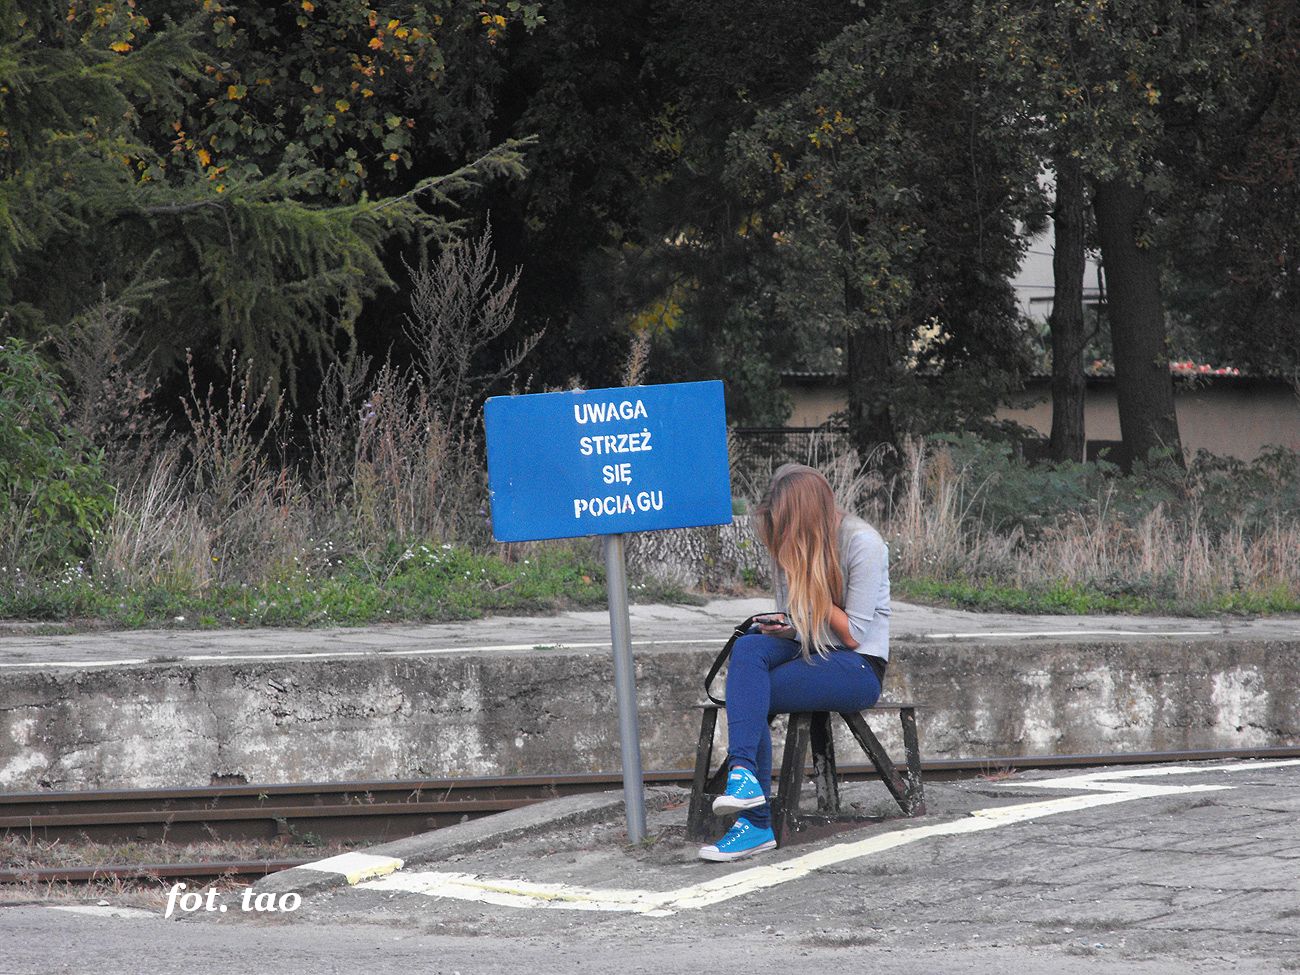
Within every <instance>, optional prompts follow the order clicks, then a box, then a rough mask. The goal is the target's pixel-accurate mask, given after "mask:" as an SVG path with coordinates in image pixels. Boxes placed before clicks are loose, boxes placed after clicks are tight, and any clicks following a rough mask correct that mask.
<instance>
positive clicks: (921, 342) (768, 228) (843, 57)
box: [732, 2, 1040, 453]
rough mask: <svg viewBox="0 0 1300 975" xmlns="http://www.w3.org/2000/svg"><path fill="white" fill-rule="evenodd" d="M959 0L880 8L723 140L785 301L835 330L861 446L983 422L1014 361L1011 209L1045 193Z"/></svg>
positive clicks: (1019, 345) (792, 310) (1022, 131)
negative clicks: (939, 6)
mask: <svg viewBox="0 0 1300 975" xmlns="http://www.w3.org/2000/svg"><path fill="white" fill-rule="evenodd" d="M969 13H970V11H969V9H968V8H967V7H966V5H962V4H953V5H950V6H948V7H946V8H944V9H943V10H942V11H939V12H936V9H935V7H934V5H933V4H929V3H919V2H917V3H891V4H886V5H882V6H881V7H880V8H878V9H877V10H875V11H874V12H873V13H872V14H871V15H869V16H867V17H866V18H865V19H863V20H862V21H860V22H857V23H854V24H852V25H850V26H849V27H847V28H846V29H845V30H844V31H843V32H841V34H840V35H839V36H838V37H837V38H835V39H834V40H833V41H831V42H830V43H828V44H827V45H826V46H825V47H824V48H823V49H822V50H821V51H820V52H819V54H818V59H817V60H818V65H819V67H820V69H821V70H820V71H819V73H818V74H817V75H816V76H815V77H814V78H813V79H811V81H810V82H809V83H808V84H807V85H806V87H804V88H803V90H801V91H800V92H798V93H797V94H796V95H794V96H793V97H791V98H790V99H788V100H787V101H786V102H785V103H783V104H782V105H781V106H779V107H778V108H775V109H772V110H769V111H766V112H763V113H761V114H760V115H759V117H758V119H757V121H756V123H755V124H754V125H753V126H752V127H751V128H750V129H748V130H747V131H745V132H743V133H739V134H737V135H736V136H735V137H733V140H732V151H733V164H732V169H733V173H734V177H735V179H736V180H737V181H739V183H740V185H741V186H742V187H743V188H744V190H745V192H746V193H747V199H748V200H749V201H751V205H753V206H754V207H755V209H756V210H757V211H758V213H759V214H760V216H761V226H762V228H763V230H764V232H765V233H768V234H772V235H774V236H775V239H776V240H777V241H778V242H779V246H777V247H775V248H774V249H773V252H772V254H773V261H772V268H771V272H772V275H773V278H774V280H775V282H776V285H775V287H776V290H777V302H778V306H784V308H785V309H786V311H787V313H788V314H790V315H791V317H792V319H793V320H796V321H801V322H803V323H804V326H805V327H812V328H816V329H817V330H818V332H819V334H822V335H827V336H836V337H838V338H839V339H840V341H841V342H843V343H844V348H845V350H846V365H847V368H848V373H849V422H850V428H851V430H852V432H853V436H854V439H855V441H856V442H857V444H858V446H859V448H860V450H862V451H863V452H864V453H866V452H871V451H873V450H874V449H875V448H876V447H877V446H878V445H879V444H882V443H883V444H890V445H892V444H896V443H897V441H898V438H899V437H901V435H902V434H904V433H907V432H918V431H924V430H932V429H953V428H958V427H962V426H969V425H972V424H974V423H976V422H977V421H979V420H980V419H981V418H983V417H986V416H987V415H988V414H990V413H991V412H992V410H993V409H994V408H995V407H996V405H997V402H998V400H999V398H1000V396H1001V394H1002V393H1003V392H1005V391H1006V389H1007V388H1008V387H1009V386H1010V384H1011V383H1012V382H1013V381H1014V376H1015V374H1016V372H1017V369H1018V367H1019V366H1020V365H1021V364H1022V362H1023V358H1024V357H1023V347H1024V346H1023V342H1022V334H1021V331H1020V327H1019V323H1018V321H1017V316H1016V311H1015V303H1014V300H1013V295H1012V293H1011V289H1010V287H1009V285H1008V279H1009V278H1010V276H1011V274H1012V272H1013V271H1014V269H1015V267H1016V266H1017V264H1018V262H1019V259H1020V256H1021V253H1022V249H1023V246H1024V244H1023V241H1022V239H1021V238H1020V236H1019V235H1018V234H1017V232H1016V218H1017V217H1018V216H1021V215H1023V214H1024V213H1025V212H1026V211H1028V210H1029V209H1032V208H1033V207H1036V206H1039V205H1040V201H1039V199H1038V190H1037V185H1036V183H1035V181H1034V175H1035V173H1036V172H1037V169H1038V165H1037V161H1036V159H1035V157H1034V154H1033V151H1032V142H1031V140H1030V138H1029V136H1030V134H1031V133H1030V130H1029V129H1028V128H1027V123H1026V120H1025V117H1024V116H1023V115H1016V114H1013V113H1011V112H1009V111H1008V110H1007V106H1008V101H1007V94H1006V88H1005V86H1004V85H1001V83H1000V82H999V83H998V84H997V85H995V84H991V83H990V81H989V79H988V78H986V77H985V74H984V71H983V68H982V60H983V59H984V58H985V57H987V52H986V51H984V50H982V49H980V48H979V47H978V46H976V45H975V44H974V43H973V42H974V41H975V39H976V38H977V37H979V36H980V35H979V34H978V33H977V32H975V31H968V30H967V28H966V26H965V23H964V20H965V18H966V17H967V16H968V14H969ZM954 35H958V36H962V37H963V38H964V39H965V40H966V41H970V42H972V43H969V44H960V45H951V44H950V43H949V39H950V38H951V37H953V36H954ZM1000 41H1001V35H1000V33H999V32H998V31H993V32H991V33H989V34H988V35H987V36H986V38H985V41H984V43H986V44H991V45H996V44H998V43H1000Z"/></svg>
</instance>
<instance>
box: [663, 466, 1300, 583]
mask: <svg viewBox="0 0 1300 975" xmlns="http://www.w3.org/2000/svg"><path fill="white" fill-rule="evenodd" d="M903 454H904V456H903V458H902V461H903V463H902V465H901V467H902V473H901V474H900V475H899V477H898V480H897V481H895V482H894V483H892V484H890V485H886V484H885V483H884V481H883V479H882V477H881V475H880V472H879V468H878V465H876V464H875V463H872V462H868V463H862V462H861V461H860V460H859V459H858V457H857V455H856V454H854V453H853V452H851V451H849V452H840V453H838V454H834V455H831V454H827V453H825V452H824V450H823V448H822V446H821V445H819V444H818V443H817V442H816V441H814V442H813V443H812V445H811V446H810V448H809V450H808V456H807V457H806V458H805V459H804V461H805V463H809V464H812V465H813V466H817V467H819V469H821V470H822V471H823V472H824V473H825V474H826V475H827V478H828V480H830V482H831V486H832V488H833V489H834V491H835V494H836V498H837V500H838V502H839V504H840V505H841V506H842V507H844V508H845V509H847V510H850V511H857V512H859V513H861V514H863V516H864V517H866V518H867V519H868V520H869V521H871V522H872V523H873V524H875V525H876V526H877V527H878V528H879V530H880V532H881V534H882V535H883V536H884V537H885V539H886V541H888V542H889V545H890V552H891V574H892V576H893V577H894V578H895V579H900V580H928V581H933V582H937V583H953V584H960V585H964V586H972V587H981V586H992V587H1006V588H1010V589H1020V590H1024V591H1026V592H1032V591H1042V590H1045V589H1048V588H1052V587H1056V588H1058V589H1059V588H1064V589H1075V590H1080V591H1085V590H1091V591H1095V592H1097V593H1100V594H1103V595H1104V594H1111V595H1116V594H1118V595H1136V596H1142V597H1151V598H1153V599H1155V600H1156V601H1158V602H1161V603H1163V604H1164V605H1166V606H1169V607H1177V606H1198V605H1206V604H1213V603H1216V602H1217V603H1223V602H1225V601H1228V602H1230V601H1231V599H1232V597H1233V596H1234V595H1235V594H1270V596H1271V597H1272V598H1274V599H1281V600H1282V601H1284V602H1285V601H1286V600H1290V601H1291V602H1292V603H1295V602H1300V513H1295V514H1294V516H1293V517H1292V518H1291V519H1289V520H1288V519H1287V518H1285V517H1283V516H1277V517H1275V518H1274V519H1273V520H1272V521H1271V523H1269V524H1268V525H1266V526H1265V527H1263V528H1259V527H1255V528H1254V529H1252V528H1251V527H1249V526H1248V524H1247V519H1246V518H1245V516H1244V515H1242V516H1240V517H1238V518H1236V520H1230V522H1229V524H1228V525H1227V527H1226V528H1225V527H1220V528H1218V529H1214V528H1212V527H1210V525H1209V523H1208V521H1209V520H1208V519H1207V518H1206V517H1205V510H1204V508H1203V507H1201V506H1200V505H1201V501H1200V500H1199V495H1200V488H1199V485H1198V484H1197V483H1195V482H1194V481H1191V482H1189V483H1188V484H1186V485H1183V488H1184V491H1185V494H1186V496H1187V497H1188V498H1189V501H1188V502H1187V503H1186V504H1185V505H1183V506H1181V507H1178V508H1171V507H1170V506H1169V505H1168V504H1166V503H1164V502H1159V503H1155V504H1154V505H1152V506H1150V507H1149V509H1148V510H1146V511H1145V512H1142V513H1140V514H1138V515H1136V516H1135V515H1134V513H1133V508H1132V505H1128V506H1124V505H1121V504H1120V499H1119V498H1118V496H1117V494H1118V491H1117V489H1116V487H1115V486H1114V484H1110V485H1108V486H1106V487H1105V488H1104V489H1103V490H1102V492H1101V495H1100V496H1099V497H1097V498H1095V499H1093V501H1092V502H1091V503H1090V504H1088V505H1087V506H1086V508H1085V509H1084V510H1081V511H1072V512H1068V513H1066V514H1064V515H1062V516H1060V517H1059V518H1055V519H1053V520H1049V521H1047V523H1046V524H1044V525H1042V526H1041V527H1040V528H1039V529H1038V530H1036V531H1033V532H1027V531H1026V530H1025V528H1024V526H1023V525H1022V524H1015V525H990V524H988V523H987V519H986V518H985V517H983V516H984V515H985V514H986V511H985V508H986V506H987V505H989V504H990V503H991V495H992V492H996V491H1004V490H1006V489H1007V486H1006V484H1005V483H1002V482H999V481H997V480H996V479H994V478H992V477H989V476H985V477H984V479H983V480H981V476H980V475H978V474H977V473H975V471H974V470H973V469H972V468H971V467H970V466H963V465H961V464H959V463H958V462H957V460H956V459H955V456H954V453H953V451H951V450H950V449H948V448H947V447H945V446H942V445H940V446H937V447H935V446H927V445H926V444H924V443H921V442H917V441H913V442H909V443H907V444H906V445H905V447H904V451H903ZM769 476H770V471H766V470H759V471H749V472H744V473H742V474H740V475H739V476H736V477H735V478H734V479H733V483H735V484H736V485H737V486H738V487H739V488H740V489H741V490H743V491H744V492H745V494H746V495H747V500H748V502H749V503H750V504H752V503H754V501H756V499H757V497H758V495H759V494H760V493H761V490H762V485H764V484H765V483H766V480H767V478H768V477H769ZM637 550H638V551H639V552H641V553H642V554H643V561H644V564H645V565H646V566H647V567H649V568H650V569H651V570H652V571H664V569H663V567H665V566H672V571H673V572H674V574H675V575H674V581H677V582H679V583H680V582H682V581H684V580H687V579H690V578H692V577H693V578H695V579H699V578H703V577H705V576H706V575H709V574H711V575H712V576H713V577H715V578H716V577H718V576H719V575H721V576H722V577H723V578H724V579H725V580H729V581H731V582H732V583H733V584H734V583H735V582H740V581H743V582H746V583H749V584H750V585H760V586H765V585H767V584H768V583H769V579H768V577H767V575H768V566H767V560H766V556H765V553H764V552H763V549H762V546H761V545H760V543H759V542H758V539H757V537H756V536H755V535H754V532H753V531H752V529H751V528H750V527H749V525H748V519H746V518H744V517H738V518H737V519H736V524H735V525H734V526H732V527H731V528H729V529H726V530H724V532H723V534H722V541H721V544H717V543H715V544H708V540H707V539H706V538H705V533H704V530H699V529H696V530H691V531H686V532H666V533H661V537H660V538H657V539H656V540H655V541H654V542H653V544H652V543H649V542H647V543H644V544H642V545H640V546H639V548H638V549H637ZM720 561H721V563H722V564H724V565H725V570H721V571H720V569H719V564H720ZM1062 608H1066V607H1062Z"/></svg>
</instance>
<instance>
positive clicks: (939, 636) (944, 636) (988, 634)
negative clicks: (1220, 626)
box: [917, 630, 1223, 640]
mask: <svg viewBox="0 0 1300 975" xmlns="http://www.w3.org/2000/svg"><path fill="white" fill-rule="evenodd" d="M1222 632H1223V631H1222V630H1024V631H1022V632H1015V633H1012V632H1003V631H1001V630H984V631H982V632H979V633H920V634H917V635H918V636H919V637H921V639H923V640H994V639H999V638H1001V637H1006V638H1007V639H1011V640H1019V639H1025V638H1028V637H1035V636H1215V635H1216V634H1220V633H1222Z"/></svg>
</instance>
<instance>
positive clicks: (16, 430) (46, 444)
mask: <svg viewBox="0 0 1300 975" xmlns="http://www.w3.org/2000/svg"><path fill="white" fill-rule="evenodd" d="M65 409H66V400H65V397H64V394H63V391H62V389H61V387H60V385H59V381H58V377H57V375H56V374H55V373H54V372H53V371H52V370H51V369H50V368H49V366H48V365H46V364H45V362H44V361H43V360H42V358H41V357H40V355H39V354H38V353H37V352H36V350H35V349H34V348H33V347H32V346H31V345H30V344H29V343H27V342H25V341H23V340H22V339H20V338H16V337H14V336H10V337H8V338H6V339H5V340H4V343H3V344H0V524H2V525H3V526H4V527H3V537H2V538H0V546H2V549H0V555H2V556H3V557H4V558H5V562H4V564H5V566H6V567H13V568H15V570H16V569H17V568H18V567H20V566H21V567H25V568H26V569H27V570H28V571H29V572H31V571H37V572H39V571H50V570H57V569H60V568H62V567H63V566H64V565H67V564H68V562H69V560H75V559H77V558H79V557H80V556H84V555H85V554H86V553H87V551H88V548H89V545H90V543H91V540H92V538H93V537H94V536H95V535H96V534H97V533H98V532H99V530H100V528H101V527H102V526H103V524H104V521H105V519H106V518H107V516H108V514H109V513H110V511H111V510H112V507H113V498H114V492H113V488H112V486H111V485H110V484H109V483H108V482H107V480H106V479H105V478H104V475H103V471H102V469H101V462H102V460H103V451H102V449H101V450H94V449H92V448H91V447H90V445H89V443H88V442H87V441H86V439H85V438H84V437H82V436H81V435H80V434H78V433H77V431H75V430H73V429H72V428H70V427H69V426H68V425H67V424H66V423H65V422H64V412H65Z"/></svg>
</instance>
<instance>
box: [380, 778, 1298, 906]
mask: <svg viewBox="0 0 1300 975" xmlns="http://www.w3.org/2000/svg"><path fill="white" fill-rule="evenodd" d="M1297 765H1300V759H1284V760H1279V761H1272V762H1241V763H1236V764H1231V765H1218V766H1195V767H1182V766H1180V767H1174V768H1168V767H1166V768H1158V769H1122V770H1118V771H1114V772H1094V773H1089V774H1086V775H1075V776H1062V777H1058V778H1053V779H1042V780H1038V781H1028V782H1024V781H1022V782H1017V783H1015V785H1016V787H1017V788H1025V787H1030V788H1037V789H1049V790H1062V789H1070V790H1079V789H1082V790H1084V793H1083V794H1082V795H1073V796H1062V797H1058V798H1052V799H1045V800H1042V801H1039V802H1025V803H1017V804H1014V805H1009V806H993V807H990V808H987V809H976V810H974V811H973V812H972V813H971V814H970V815H969V816H967V817H965V818H962V819H958V820H953V821H951V822H945V823H928V824H926V825H924V826H914V827H910V828H905V829H898V830H892V831H890V832H886V833H878V834H876V835H874V836H870V837H868V838H866V839H862V840H856V841H851V842H847V843H835V844H832V845H830V846H826V847H823V848H822V849H819V850H812V851H810V852H808V853H805V854H803V855H801V856H796V857H792V858H790V859H788V860H783V861H780V862H778V863H765V864H763V865H761V866H755V867H750V868H749V869H746V870H738V871H735V872H733V873H728V874H725V875H723V876H720V877H716V878H714V879H712V880H706V881H704V882H702V883H698V884H691V885H690V886H687V887H680V888H678V889H676V890H666V891H649V890H627V889H617V888H614V889H601V888H590V887H577V886H572V885H569V884H558V883H536V882H532V881H527V880H517V879H505V878H490V877H482V876H479V875H477V874H466V873H444V872H433V871H427V872H418V871H413V872H409V873H408V872H402V873H397V874H394V875H392V876H389V877H384V878H381V879H379V880H372V881H367V882H365V883H362V884H358V885H357V886H358V888H359V889H364V890H375V891H389V892H392V891H405V892H409V893H416V894H424V895H426V896H430V897H448V898H452V899H454V900H465V901H477V902H479V903H486V904H497V905H501V906H506V907H521V908H551V909H554V908H567V909H570V910H587V911H622V912H631V913H636V914H642V915H646V916H649V917H662V916H665V915H669V914H675V913H677V912H678V911H686V910H693V909H695V908H700V907H707V906H710V905H712V904H718V903H721V902H722V901H727V900H731V899H732V898H734V897H740V896H743V895H745V894H750V893H754V892H755V891H759V890H765V889H767V888H771V887H776V886H778V885H780V884H784V883H789V882H790V881H792V880H798V879H800V878H802V877H806V876H808V875H809V874H811V873H813V872H815V871H817V870H819V869H822V868H824V867H829V866H835V865H838V864H842V863H846V862H849V861H851V860H856V859H860V858H862V857H865V856H870V855H872V854H875V853H881V852H884V851H886V850H892V849H896V848H898V847H901V846H906V845H908V844H911V843H918V842H921V841H922V840H927V839H930V838H931V837H936V836H960V835H963V834H966V833H979V832H984V831H986V830H991V829H1000V828H1002V827H1005V826H1011V825H1014V824H1016V823H1023V822H1028V821H1030V820H1034V819H1041V818H1043V817H1046V816H1054V815H1058V814H1060V813H1066V812H1078V811H1080V810H1084V809H1092V808H1098V807H1102V806H1111V805H1117V804H1119V803H1124V802H1133V801H1135V800H1139V799H1156V798H1164V797H1168V796H1175V795H1189V794H1192V793H1197V792H1219V791H1223V790H1229V789H1232V788H1235V787H1234V786H1229V785H1216V784H1197V785H1157V784H1151V783H1140V782H1130V781H1128V780H1130V779H1136V778H1144V777H1159V776H1168V775H1178V774H1192V773H1204V774H1210V773H1217V772H1240V771H1255V770H1261V769H1271V768H1284V767H1289V766H1297Z"/></svg>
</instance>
